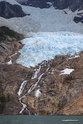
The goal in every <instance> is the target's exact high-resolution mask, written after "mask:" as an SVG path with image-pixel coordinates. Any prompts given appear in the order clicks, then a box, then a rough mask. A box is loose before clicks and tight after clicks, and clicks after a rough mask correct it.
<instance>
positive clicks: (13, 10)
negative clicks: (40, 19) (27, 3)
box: [0, 1, 26, 18]
mask: <svg viewBox="0 0 83 124" xmlns="http://www.w3.org/2000/svg"><path fill="white" fill-rule="evenodd" d="M0 16H1V17H3V18H12V17H23V16H26V14H25V13H24V12H23V11H22V8H21V6H19V5H11V4H10V3H8V2H5V1H2V2H0Z"/></svg>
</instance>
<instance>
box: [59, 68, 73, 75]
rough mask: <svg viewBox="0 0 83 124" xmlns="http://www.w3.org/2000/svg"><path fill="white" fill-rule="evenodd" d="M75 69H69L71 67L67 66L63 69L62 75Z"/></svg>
mask: <svg viewBox="0 0 83 124" xmlns="http://www.w3.org/2000/svg"><path fill="white" fill-rule="evenodd" d="M73 71H74V69H69V68H66V69H64V70H62V71H61V72H60V73H61V74H60V75H63V74H70V73H71V72H73Z"/></svg>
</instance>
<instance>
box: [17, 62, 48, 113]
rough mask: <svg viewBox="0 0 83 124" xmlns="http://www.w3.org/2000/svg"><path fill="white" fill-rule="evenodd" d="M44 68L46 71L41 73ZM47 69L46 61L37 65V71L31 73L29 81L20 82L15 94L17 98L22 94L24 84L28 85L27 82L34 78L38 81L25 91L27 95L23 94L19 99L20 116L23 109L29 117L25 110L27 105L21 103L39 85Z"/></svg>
mask: <svg viewBox="0 0 83 124" xmlns="http://www.w3.org/2000/svg"><path fill="white" fill-rule="evenodd" d="M44 67H46V70H45V71H44V72H43V73H41V69H42V68H44ZM49 68H50V64H49V63H48V62H46V61H44V62H42V63H41V64H40V65H39V68H38V69H35V70H36V71H35V72H34V73H33V75H32V77H31V79H30V80H24V81H23V82H22V84H21V86H20V89H19V91H18V93H17V94H18V95H19V96H20V95H21V94H22V93H23V90H24V89H25V87H26V84H27V83H28V81H31V80H34V79H35V78H37V79H38V80H37V82H36V83H35V84H33V85H32V86H31V87H30V88H29V90H28V91H27V93H26V94H24V95H23V96H22V97H20V98H19V102H20V103H21V104H22V109H21V111H20V112H19V114H21V113H22V112H23V111H24V109H26V111H28V113H29V115H31V113H30V110H29V109H27V105H26V104H25V103H23V102H22V99H23V98H24V97H26V96H27V95H28V94H30V93H31V92H32V91H33V90H34V89H35V88H36V87H37V85H38V84H39V82H40V80H41V78H42V76H43V75H44V74H45V73H47V71H48V70H49ZM39 73H40V74H39ZM34 115H36V114H35V113H34Z"/></svg>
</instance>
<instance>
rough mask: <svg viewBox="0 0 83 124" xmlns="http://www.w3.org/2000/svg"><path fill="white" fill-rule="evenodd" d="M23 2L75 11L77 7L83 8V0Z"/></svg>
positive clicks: (29, 0) (41, 6)
mask: <svg viewBox="0 0 83 124" xmlns="http://www.w3.org/2000/svg"><path fill="white" fill-rule="evenodd" d="M21 4H24V5H28V6H34V7H40V8H49V7H50V6H52V5H53V6H54V7H55V8H57V9H66V8H70V9H71V10H72V11H73V12H74V11H76V10H77V9H78V10H82V9H83V1H82V0H79V1H78V0H27V2H23V3H21Z"/></svg>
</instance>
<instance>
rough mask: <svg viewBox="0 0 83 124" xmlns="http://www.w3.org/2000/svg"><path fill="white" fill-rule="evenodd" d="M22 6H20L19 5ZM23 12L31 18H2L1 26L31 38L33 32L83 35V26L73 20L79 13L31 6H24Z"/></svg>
mask: <svg viewBox="0 0 83 124" xmlns="http://www.w3.org/2000/svg"><path fill="white" fill-rule="evenodd" d="M0 1H2V0H0ZM4 1H7V2H8V1H9V2H10V3H11V4H18V3H17V2H16V1H15V0H4ZM18 5H20V4H18ZM20 6H21V7H22V10H23V11H24V12H25V13H26V14H30V16H28V15H27V16H25V17H22V18H11V19H4V18H2V17H0V26H8V27H9V28H10V29H12V30H14V31H17V32H18V33H22V34H24V35H25V36H26V37H30V36H31V32H58V31H69V32H76V33H82V34H83V24H81V23H78V24H76V23H75V22H74V21H73V18H74V17H75V16H76V15H77V12H78V11H76V12H74V13H73V12H71V11H70V10H69V9H65V11H66V12H67V14H65V12H64V10H58V9H55V8H54V7H52V6H51V7H50V8H45V9H40V8H35V7H30V6H23V5H20Z"/></svg>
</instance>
